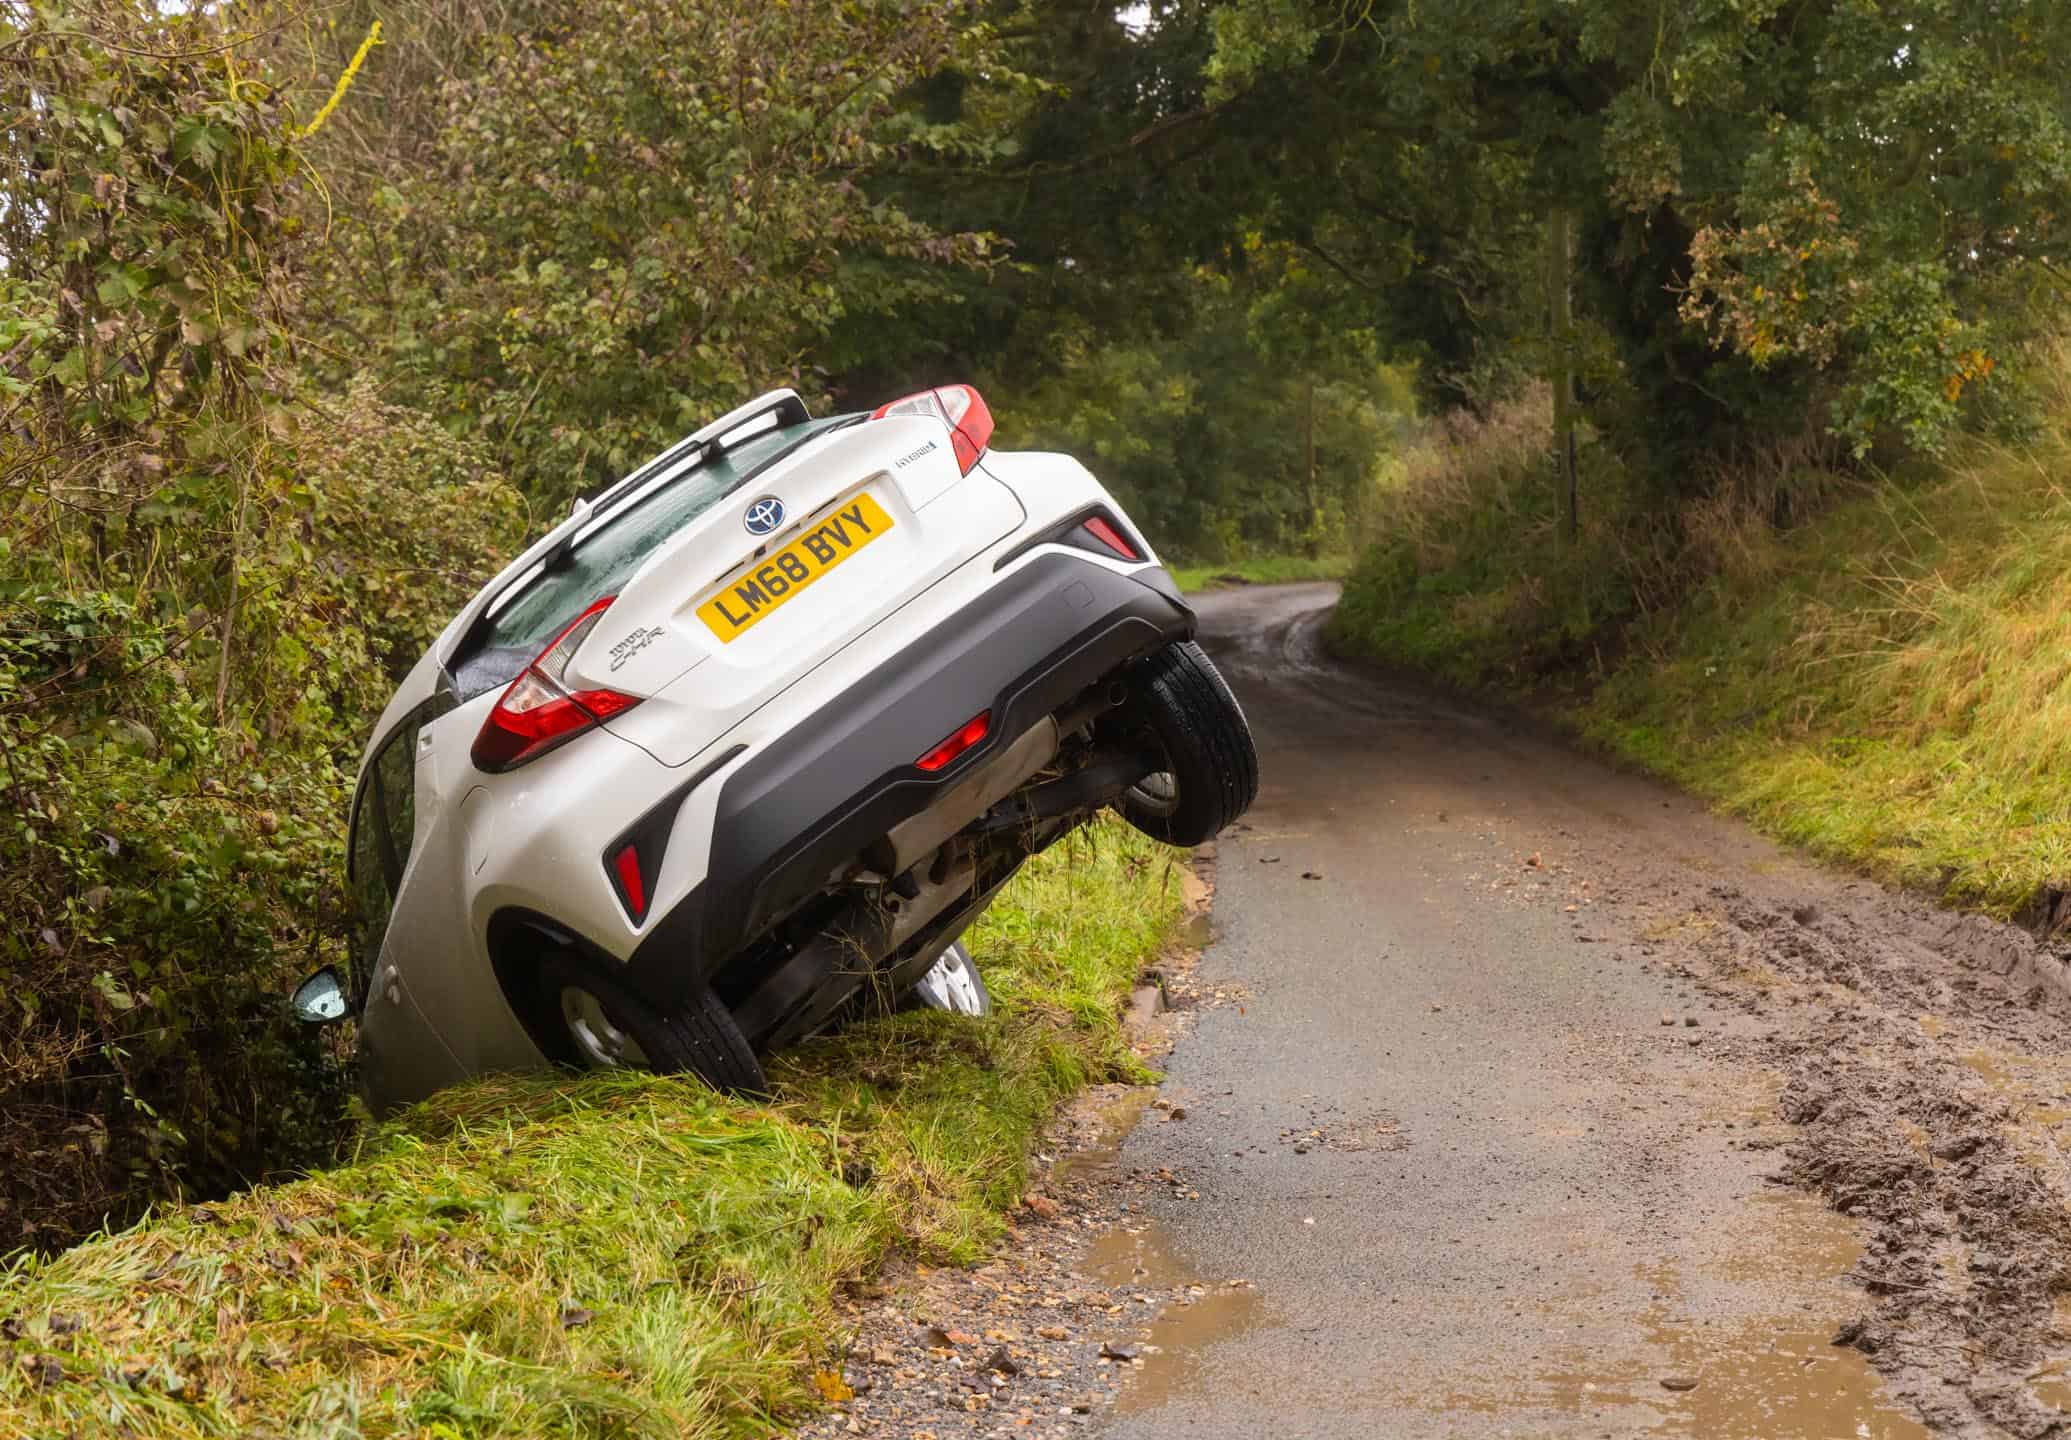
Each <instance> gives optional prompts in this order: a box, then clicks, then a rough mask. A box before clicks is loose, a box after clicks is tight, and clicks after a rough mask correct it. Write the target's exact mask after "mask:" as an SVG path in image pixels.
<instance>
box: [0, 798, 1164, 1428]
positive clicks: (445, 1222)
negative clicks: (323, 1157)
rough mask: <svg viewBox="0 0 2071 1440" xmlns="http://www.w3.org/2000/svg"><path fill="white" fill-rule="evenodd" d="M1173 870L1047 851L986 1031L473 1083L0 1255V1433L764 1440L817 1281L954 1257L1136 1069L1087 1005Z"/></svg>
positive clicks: (1018, 897) (991, 918)
mask: <svg viewBox="0 0 2071 1440" xmlns="http://www.w3.org/2000/svg"><path fill="white" fill-rule="evenodd" d="M1182 858H1183V857H1182V856H1181V855H1180V853H1179V852H1175V851H1171V850H1168V849H1166V848H1164V847H1160V846H1157V845H1154V844H1152V843H1151V842H1149V841H1147V840H1144V839H1143V838H1142V837H1140V836H1138V835H1137V834H1136V833H1135V832H1133V831H1131V830H1128V829H1127V828H1125V827H1124V826H1122V825H1121V824H1120V823H1119V822H1115V821H1104V822H1102V823H1100V824H1098V825H1095V826H1093V827H1090V828H1089V829H1087V830H1084V831H1082V832H1080V833H1079V834H1078V835H1077V836H1074V837H1073V838H1071V839H1070V840H1068V841H1066V842H1064V843H1062V844H1060V845H1058V846H1057V847H1055V848H1053V849H1052V850H1051V851H1050V852H1049V853H1048V854H1046V855H1044V856H1041V857H1038V859H1037V860H1035V861H1034V862H1032V863H1031V864H1030V865H1029V867H1028V868H1027V869H1026V870H1024V872H1023V873H1022V875H1021V876H1020V877H1018V878H1017V879H1016V880H1015V882H1014V883H1013V885H1012V886H1010V887H1009V888H1008V890H1006V891H1005V892H1003V893H1002V895H1001V897H1000V899H999V900H998V902H997V903H996V904H995V905H994V906H993V908H992V910H991V911H990V913H989V914H988V915H987V917H986V918H985V920H984V921H983V923H982V924H981V926H980V927H979V929H978V931H977V932H976V933H975V934H974V935H973V937H972V945H973V949H974V951H975V952H976V953H977V954H978V955H979V956H980V957H981V963H983V964H984V966H985V971H986V978H987V981H988V982H989V984H990V985H991V987H992V990H993V993H994V996H995V998H996V999H997V1001H998V1002H999V1003H998V1007H997V1012H996V1013H995V1015H993V1016H992V1017H990V1018H989V1019H988V1020H985V1021H982V1022H979V1021H970V1020H961V1019H957V1018H954V1017H949V1016H940V1015H931V1014H930V1015H902V1016H897V1017H894V1018H892V1019H889V1020H885V1021H882V1022H874V1023H871V1024H867V1025H861V1026H857V1027H855V1028H853V1029H852V1030H850V1031H847V1032H845V1033H844V1034H842V1035H840V1036H837V1037H834V1038H832V1039H829V1040H826V1041H822V1042H818V1043H815V1044H813V1045H809V1046H806V1047H803V1048H802V1049H801V1050H800V1051H798V1052H797V1053H795V1054H794V1055H792V1056H789V1057H786V1058H785V1059H784V1060H782V1061H781V1062H779V1063H778V1064H777V1066H776V1067H775V1069H774V1072H773V1076H772V1078H773V1081H774V1082H775V1087H776V1098H775V1100H774V1101H773V1103H771V1104H769V1105H767V1106H760V1107H757V1106H748V1105H743V1104H739V1103H736V1102H732V1101H729V1100H726V1099H723V1098H721V1097H718V1096H715V1095H714V1094H712V1093H711V1092H710V1091H708V1090H706V1089H705V1088H704V1087H703V1086H701V1085H699V1084H697V1083H696V1082H694V1081H689V1080H684V1079H678V1078H670V1077H661V1076H648V1075H612V1076H601V1077H586V1078H581V1079H571V1078H569V1077H565V1076H554V1075H543V1076H508V1077H500V1078H495V1079H490V1080H484V1081H480V1082H477V1083H474V1084H471V1085H467V1086H463V1087H460V1088H457V1089H455V1090H452V1091H449V1092H446V1093H444V1094H441V1095H439V1096H436V1097H434V1098H433V1099H432V1100H430V1101H428V1102H426V1103H425V1104H423V1105H421V1106H418V1107H416V1108H415V1109H414V1110H412V1111H411V1112H409V1113H408V1114H407V1115H405V1116H404V1117H403V1118H402V1119H400V1120H399V1121H397V1122H395V1123H393V1124H391V1125H389V1126H386V1127H383V1128H382V1129H381V1130H379V1131H377V1132H374V1133H373V1134H371V1135H370V1136H369V1137H368V1139H367V1142H366V1144H365V1145H364V1147H363V1148H362V1152H361V1154H360V1155H359V1156H358V1157H357V1158H356V1159H355V1160H354V1161H353V1163H351V1164H349V1165H345V1166H341V1167H340V1168H338V1169H336V1170H332V1171H328V1172H325V1173H322V1174H318V1175H314V1176H311V1177H309V1178H307V1179H304V1180H301V1181H298V1182H296V1183H293V1184H290V1185H283V1186H275V1187H266V1188H262V1189H258V1190H254V1191H251V1192H248V1193H246V1194H244V1195H241V1196H238V1197H236V1198H234V1199H232V1200H230V1201H227V1202H225V1203H223V1204H220V1205H215V1206H211V1207H207V1208H201V1209H189V1210H182V1211H176V1212H171V1213H167V1214H164V1215H161V1216H158V1217H156V1218H154V1219H150V1220H147V1221H146V1222H144V1223H142V1224H140V1225H138V1226H136V1227H134V1228H132V1229H130V1230H128V1231H126V1232H124V1233H122V1234H118V1235H113V1236H106V1237H102V1238H98V1239H95V1240H92V1241H89V1242H87V1243H85V1244H83V1245H80V1246H77V1247H75V1248H74V1249H72V1250H69V1251H66V1252H64V1253H62V1254H59V1255H57V1256H54V1257H50V1258H48V1259H41V1260H38V1259H31V1258H23V1259H18V1260H17V1261H16V1262H14V1266H13V1269H12V1270H11V1272H9V1273H8V1274H7V1275H6V1276H5V1278H4V1279H0V1437H9V1440H11V1437H15V1436H56V1435H72V1436H98V1435H115V1434H122V1435H152V1436H168V1437H199V1436H223V1435H239V1436H244V1435H266V1436H317V1435H323V1436H354V1437H357V1436H365V1437H376V1436H384V1437H385V1436H405V1435H407V1436H422V1437H426V1440H472V1437H487V1436H511V1435H528V1436H529V1435H554V1436H656V1437H660V1436H669V1437H708V1436H733V1435H762V1434H766V1433H768V1430H769V1428H770V1426H771V1425H772V1424H773V1423H775V1422H776V1421H777V1420H778V1419H779V1418H780V1417H782V1416H783V1415H785V1414H787V1413H791V1412H795V1411H797V1410H799V1409H800V1408H802V1407H803V1406H804V1405H805V1404H806V1403H807V1399H808V1396H809V1395H810V1393H811V1385H812V1381H813V1378H814V1374H815V1364H816V1362H818V1361H822V1360H828V1359H831V1357H826V1356H823V1355H820V1354H818V1353H816V1348H817V1345H818V1338H817V1337H818V1335H819V1324H820V1321H821V1319H822V1317H823V1316H824V1315H825V1314H826V1311H827V1305H828V1300H829V1297H830V1294H831V1292H832V1290H833V1288H834V1287H835V1286H836V1285H838V1284H840V1283H841V1282H843V1281H845V1280H848V1279H850V1278H853V1277H855V1276H858V1275H860V1274H863V1273H866V1272H868V1271H869V1270H870V1269H871V1268H872V1267H873V1266H875V1265H876V1264H877V1263H879V1262H880V1261H881V1260H882V1259H883V1258H884V1257H885V1255H886V1254H887V1253H888V1252H890V1251H891V1250H893V1249H894V1248H896V1247H900V1246H911V1247H913V1248H915V1249H916V1250H917V1251H919V1252H920V1253H922V1254H924V1255H926V1256H929V1257H931V1258H934V1259H938V1260H966V1259H971V1258H974V1257H976V1256H977V1255H979V1254H980V1253H982V1252H983V1251H984V1249H985V1248H986V1247H987V1245H988V1244H990V1243H991V1242H992V1241H993V1240H995V1239H996V1238H997V1237H998V1236H999V1235H1000V1234H1001V1233H1002V1232H1003V1227H1004V1218H1003V1212H1004V1211H1005V1210H1006V1209H1007V1207H1009V1206H1010V1205H1012V1204H1013V1203H1014V1202H1015V1201H1016V1200H1017V1199H1018V1197H1019V1195H1020V1192H1021V1187H1022V1184H1023V1180H1024V1166H1025V1161H1026V1155H1027V1152H1028V1147H1029V1143H1030V1141H1031V1140H1032V1139H1033V1137H1034V1135H1035V1133H1036V1130H1037V1128H1038V1127H1039V1126H1040V1125H1041V1124H1042V1123H1043V1122H1044V1121H1045V1119H1046V1118H1047V1117H1048V1116H1049V1115H1050V1113H1051V1112H1052V1110H1053V1109H1054V1107H1055V1106H1056V1105H1057V1104H1058V1103H1059V1102H1060V1101H1061V1100H1063V1099H1064V1098H1066V1097H1067V1096H1068V1095H1069V1094H1071V1093H1072V1092H1073V1091H1074V1090H1075V1089H1076V1088H1077V1087H1079V1086H1080V1085H1082V1084H1084V1083H1086V1082H1087V1081H1088V1080H1090V1079H1095V1078H1113V1077H1124V1076H1130V1075H1135V1074H1138V1073H1139V1067H1138V1066H1137V1063H1136V1061H1135V1060H1134V1058H1133V1057H1132V1056H1131V1054H1130V1052H1129V1050H1128V1048H1127V1046H1126V1044H1125V1043H1124V1041H1123V1038H1122V1035H1121V1031H1120V1026H1119V1023H1118V1020H1117V1015H1118V1011H1119V1006H1120V1002H1121V1000H1122V997H1123V996H1124V995H1125V994H1126V992H1127V991H1128V989H1129V987H1130V986H1131V984H1132V983H1133V981H1134V979H1135V977H1136V975H1137V973H1138V972H1139V970H1140V968H1141V967H1142V965H1143V964H1144V963H1145V962H1146V961H1147V960H1148V959H1149V958H1150V957H1151V956H1152V955H1154V954H1155V953H1156V952H1157V950H1158V949H1159V948H1160V946H1161V945H1162V944H1163V943H1164V941H1165V939H1166V937H1167V935H1168V934H1169V932H1170V930H1171V927H1172V925H1173V922H1174V921H1175V920H1176V919H1177V917H1178V915H1179V913H1180V910H1181V906H1182V901H1181V897H1180V883H1179V876H1178V866H1179V864H1180V863H1181V862H1182Z"/></svg>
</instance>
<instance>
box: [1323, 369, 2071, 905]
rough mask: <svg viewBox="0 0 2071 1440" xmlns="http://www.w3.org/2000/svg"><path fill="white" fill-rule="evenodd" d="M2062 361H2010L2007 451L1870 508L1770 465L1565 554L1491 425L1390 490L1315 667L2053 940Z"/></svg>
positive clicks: (2065, 542) (2068, 669)
mask: <svg viewBox="0 0 2071 1440" xmlns="http://www.w3.org/2000/svg"><path fill="white" fill-rule="evenodd" d="M2065 359H2066V356H2065V354H2064V353H2062V350H2061V347H2059V348H2058V349H2053V350H2051V351H2049V352H2048V353H2045V354H2042V355H2038V356H2035V357H2033V364H2034V367H2035V372H2036V375H2037V377H2038V383H2040V384H2042V385H2044V386H2046V387H2051V388H2049V389H2048V391H2047V393H2045V394H2043V395H2042V396H2041V397H2040V401H2039V404H2038V415H2039V419H2038V420H2037V422H2036V424H2035V425H2034V426H2033V428H2032V429H2031V430H2030V431H2029V432H2028V433H2027V434H2026V435H2025V436H2024V437H2023V438H2022V439H2021V440H2020V441H2018V442H2007V441H1999V442H1987V441H1984V440H1973V441H1970V442H1968V443H1966V444H1965V445H1964V446H1963V447H1962V448H1961V449H1960V450H1959V451H1958V452H1957V453H1956V454H1954V455H1953V456H1952V457H1951V458H1950V459H1949V460H1948V461H1947V462H1946V463H1942V464H1937V465H1934V466H1925V465H1922V466H1919V467H1917V468H1915V469H1912V470H1909V471H1908V472H1907V473H1902V474H1899V475H1892V476H1883V477H1876V478H1874V479H1870V478H1853V479H1841V478H1837V477H1835V476H1833V475H1831V474H1827V473H1824V472H1820V471H1817V470H1814V469H1811V468H1809V467H1807V466H1804V465H1802V464H1801V465H1793V464H1792V463H1790V457H1788V456H1782V455H1779V456H1777V457H1774V459H1775V463H1774V465H1772V466H1770V467H1769V468H1768V469H1767V470H1766V471H1764V472H1762V473H1755V472H1753V471H1750V472H1749V473H1745V474H1735V475H1727V474H1724V473H1722V474H1721V475H1719V476H1717V477H1714V478H1713V479H1712V481H1711V483H1709V484H1708V485H1706V486H1705V487H1704V488H1705V498H1704V499H1702V500H1697V501H1690V502H1686V503H1684V504H1683V505H1682V506H1681V507H1679V508H1677V509H1675V510H1673V511H1669V512H1663V511H1661V510H1660V509H1659V508H1655V509H1653V510H1651V511H1643V510H1642V509H1641V508H1640V507H1639V506H1638V505H1637V504H1636V503H1635V502H1634V501H1632V500H1631V499H1630V498H1628V496H1627V491H1626V487H1625V485H1624V482H1623V481H1622V480H1621V478H1620V477H1618V476H1616V475H1615V474H1607V473H1601V472H1600V473H1598V474H1597V475H1596V476H1595V479H1596V480H1597V482H1598V483H1597V484H1596V487H1595V488H1594V489H1591V488H1589V485H1588V483H1587V481H1588V479H1589V477H1587V476H1586V477H1585V488H1584V492H1583V505H1584V509H1583V516H1584V525H1583V528H1582V532H1581V535H1580V538H1579V539H1578V540H1576V541H1568V540H1565V539H1564V538H1563V537H1562V535H1561V534H1560V529H1559V525H1558V522H1557V518H1556V516H1555V514H1554V509H1553V502H1552V495H1553V487H1552V485H1551V482H1550V479H1549V477H1548V475H1547V474H1546V473H1545V471H1544V469H1543V468H1542V466H1541V464H1540V461H1539V459H1538V456H1539V454H1540V452H1541V451H1543V446H1542V445H1540V444H1539V442H1538V436H1539V435H1541V434H1543V431H1541V430H1540V429H1539V428H1538V425H1537V417H1536V416H1535V415H1534V414H1532V413H1531V412H1530V410H1529V408H1525V409H1521V410H1520V411H1519V412H1517V413H1515V414H1510V415H1508V416H1505V415H1498V416H1497V417H1495V419H1494V420H1492V421H1491V422H1489V423H1487V424H1485V425H1482V426H1477V427H1472V428H1470V429H1468V430H1465V431H1459V432H1455V433H1454V434H1452V435H1451V436H1448V437H1443V438H1441V439H1439V440H1437V441H1435V442H1434V443H1433V444H1432V445H1431V446H1429V447H1428V448H1427V449H1426V451H1425V452H1424V453H1423V454H1422V455H1421V456H1420V457H1417V458H1415V459H1414V460H1413V463H1411V464H1410V465H1409V467H1408V468H1407V474H1406V479H1405V481H1404V489H1403V493H1402V495H1401V497H1400V499H1401V502H1402V503H1401V504H1400V505H1399V506H1397V507H1395V510H1394V514H1395V516H1396V517H1397V518H1396V520H1395V521H1393V522H1391V524H1392V525H1393V528H1392V529H1391V531H1390V533H1388V534H1387V535H1385V536H1384V537H1383V538H1382V540H1381V542H1380V543H1379V544H1377V545H1375V546H1374V547H1373V548H1372V549H1371V550H1369V551H1368V552H1367V554H1366V555H1365V557H1364V558H1363V559H1362V561H1361V563H1360V564H1359V566H1358V567H1357V568H1356V570H1355V571H1354V573H1353V575H1352V576H1351V578H1350V579H1349V580H1348V582H1347V584H1346V587H1345V597H1344V602H1343V605H1342V607H1341V609H1340V612H1339V615H1338V617H1337V619H1336V621H1335V622H1334V626H1333V632H1332V640H1333V643H1334V644H1335V645H1336V646H1337V647H1339V648H1340V649H1342V650H1345V651H1346V652H1348V653H1352V654H1358V655H1363V656H1366V657H1368V658H1372V659H1377V660H1380V661H1383V662H1386V663H1391V664H1402V665H1408V666H1412V667H1415V668H1419V669H1422V670H1425V671H1427V672H1431V673H1435V674H1438V675H1440V676H1441V677H1443V678H1444V679H1446V680H1448V681H1450V682H1452V683H1455V684H1461V685H1464V686H1468V687H1471V688H1478V689H1483V690H1497V691H1502V692H1505V693H1508V694H1510V695H1512V696H1520V697H1524V696H1528V697H1530V698H1532V699H1533V700H1535V701H1537V702H1541V703H1544V704H1546V705H1548V706H1550V708H1551V709H1552V711H1553V712H1554V713H1555V714H1556V715H1557V716H1558V717H1559V718H1560V720H1561V721H1562V722H1563V723H1565V724H1566V725H1568V726H1570V727H1572V728H1574V729H1575V730H1577V731H1579V732H1580V733H1582V734H1583V735H1585V736H1587V737H1589V738H1590V739H1591V740H1593V741H1594V742H1596V743H1598V744H1600V745H1601V746H1603V747H1604V748H1606V749H1607V750H1609V751H1611V752H1613V753H1614V754H1616V755H1619V756H1621V757H1623V758H1625V759H1628V760H1631V761H1634V762H1637V763H1638V764H1640V765H1642V766H1644V767H1646V768H1647V769H1649V770H1652V771H1654V772H1656V773H1659V774H1662V775H1665V776H1667V777H1669V778H1671V779H1674V780H1675V781H1677V782H1678V783H1680V784H1682V785H1684V786H1686V787H1688V788H1689V789H1691V790H1693V791H1695V792H1696V793H1698V794H1700V795H1703V796H1705V797H1706V798H1708V799H1710V800H1712V801H1714V802H1716V803H1718V804H1720V805H1722V806H1724V807H1725V808H1727V809H1730V810H1732V811H1735V812H1737V813H1739V814H1742V815H1744V816H1746V817H1748V818H1749V819H1751V820H1753V821H1754V822H1755V823H1756V824H1757V825H1759V826H1761V827H1762V828H1764V829H1766V830H1768V831H1770V832H1771V833H1773V834H1776V835H1778V836H1781V837H1783V838H1786V839H1788V840H1791V841H1794V842H1797V843H1799V844H1801V845H1804V846H1806V847H1808V848H1809V849H1811V850H1812V851H1814V852H1816V853H1818V854H1820V855H1822V856H1825V857H1827V858H1830V859H1834V860H1839V861H1843V862H1846V863H1848V864H1851V865H1854V866H1857V867H1859V868H1861V869H1863V870H1864V871H1866V872H1868V873H1870V874H1872V875H1875V876H1876V877H1877V878H1879V879H1883V880H1887V881H1892V882H1897V883H1902V884H1905V885H1908V886H1912V887H1916V888H1920V889H1924V890H1927V891H1929V892H1931V893H1934V894H1937V895H1939V896H1941V897H1942V898H1944V899H1945V900H1947V901H1950V902H1952V903H1960V904H1963V905H1966V906H1969V907H1973V908H1977V909H1981V910H1984V911H1987V912H1990V913H1992V914H1995V915H1999V916H2018V917H2021V918H2024V919H2027V920H2029V921H2031V922H2035V923H2039V924H2044V925H2055V924H2057V923H2060V922H2061V921H2062V920H2063V919H2064V918H2065V917H2064V916H2063V914H2061V913H2059V912H2060V911H2061V910H2063V908H2064V902H2063V900H2062V898H2061V892H2062V888H2063V887H2064V886H2065V885H2066V883H2067V881H2071V683H2067V682H2071V493H2067V489H2066V484H2067V481H2071V372H2067V369H2066V366H2065V364H2064V363H2063V362H2064V361H2065ZM1807 517H1809V518H1807ZM1779 520H1783V521H1785V522H1786V523H1783V524H1779V523H1778V522H1779Z"/></svg>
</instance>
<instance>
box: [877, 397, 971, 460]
mask: <svg viewBox="0 0 2071 1440" xmlns="http://www.w3.org/2000/svg"><path fill="white" fill-rule="evenodd" d="M887 415H932V416H934V417H935V418H936V419H937V420H940V421H941V422H942V423H943V424H944V425H947V426H948V427H949V443H950V445H951V447H952V448H954V449H955V451H956V468H957V469H958V470H959V471H960V472H961V473H963V474H965V475H968V474H970V473H971V467H972V466H973V465H976V464H977V463H978V457H979V456H980V455H982V454H984V453H985V447H986V446H988V445H990V444H991V443H992V411H991V410H989V409H988V408H986V404H985V397H984V396H982V395H980V394H979V393H978V392H977V391H976V390H974V389H972V388H971V387H970V386H968V385H938V386H936V387H935V388H934V389H933V390H921V391H918V392H916V393H914V394H912V395H908V396H905V397H904V398H902V399H898V400H894V401H892V402H891V403H890V404H889V405H880V406H878V407H877V408H876V409H875V410H873V411H871V412H870V418H871V419H873V420H882V419H884V418H885V416H887Z"/></svg>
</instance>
